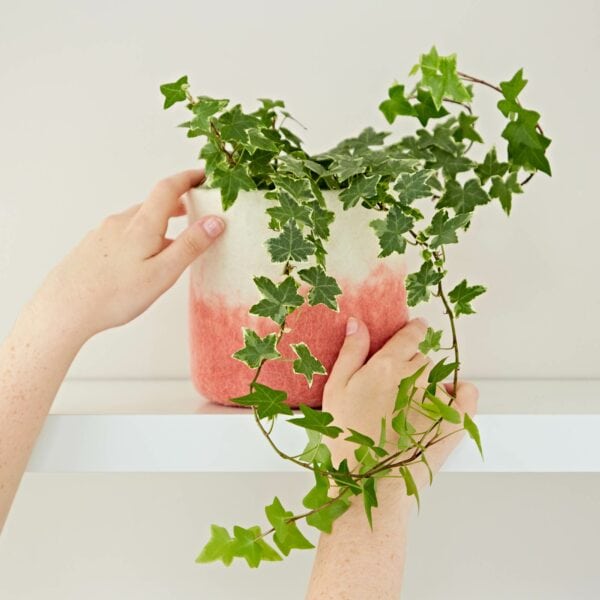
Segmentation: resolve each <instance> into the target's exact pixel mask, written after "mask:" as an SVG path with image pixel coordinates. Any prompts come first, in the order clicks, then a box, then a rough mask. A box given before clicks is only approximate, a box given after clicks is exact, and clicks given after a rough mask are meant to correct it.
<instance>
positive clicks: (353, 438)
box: [344, 427, 375, 448]
mask: <svg viewBox="0 0 600 600" xmlns="http://www.w3.org/2000/svg"><path fill="white" fill-rule="evenodd" d="M348 431H349V432H350V435H349V436H348V437H345V438H344V439H345V440H346V441H347V442H352V443H353V444H360V445H363V446H367V447H368V448H373V447H374V446H375V440H374V439H373V438H370V437H369V436H368V435H365V434H364V433H360V431H356V429H351V428H350V427H348Z"/></svg>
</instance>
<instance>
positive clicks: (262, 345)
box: [233, 327, 281, 369]
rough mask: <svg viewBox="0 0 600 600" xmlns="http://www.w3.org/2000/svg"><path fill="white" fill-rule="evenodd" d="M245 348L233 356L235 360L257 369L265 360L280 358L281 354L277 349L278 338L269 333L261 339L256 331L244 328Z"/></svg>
mask: <svg viewBox="0 0 600 600" xmlns="http://www.w3.org/2000/svg"><path fill="white" fill-rule="evenodd" d="M243 329H244V347H243V348H242V349H241V350H238V351H237V352H236V353H235V354H233V358H235V359H237V360H240V361H242V362H243V363H245V364H247V365H248V366H249V367H250V368H251V369H257V368H258V367H259V366H260V365H261V364H262V363H263V362H264V361H265V360H269V359H274V358H279V357H280V356H281V354H279V352H278V351H277V349H276V348H275V344H276V343H277V336H276V335H275V334H274V333H269V334H268V335H266V336H265V337H264V338H261V337H260V336H259V335H258V334H257V333H256V332H255V331H252V329H248V328H247V327H244V328H243Z"/></svg>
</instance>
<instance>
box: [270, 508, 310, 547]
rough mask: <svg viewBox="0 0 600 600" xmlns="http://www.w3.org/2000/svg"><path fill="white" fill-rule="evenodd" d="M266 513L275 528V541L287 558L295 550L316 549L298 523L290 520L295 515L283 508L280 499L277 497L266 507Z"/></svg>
mask: <svg viewBox="0 0 600 600" xmlns="http://www.w3.org/2000/svg"><path fill="white" fill-rule="evenodd" d="M265 513H266V515H267V519H268V520H269V523H271V525H272V526H273V527H274V528H275V533H274V534H273V541H274V542H275V544H276V545H277V547H278V548H279V550H281V552H282V553H283V554H284V555H285V556H288V554H289V553H290V551H291V550H293V549H294V548H296V549H298V550H309V549H311V548H314V546H313V545H312V544H311V543H310V542H309V541H308V540H307V539H306V538H305V537H304V535H302V532H301V531H300V530H299V529H298V526H297V525H296V523H295V522H294V521H290V520H289V519H290V518H292V517H293V516H294V514H293V513H292V512H291V511H287V510H285V509H284V508H283V505H282V504H281V501H280V500H279V498H277V497H275V499H274V500H273V502H272V503H271V504H270V505H269V506H266V507H265Z"/></svg>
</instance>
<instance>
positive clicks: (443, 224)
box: [427, 210, 471, 249]
mask: <svg viewBox="0 0 600 600" xmlns="http://www.w3.org/2000/svg"><path fill="white" fill-rule="evenodd" d="M470 219H471V214H470V213H462V214H458V215H456V217H452V218H451V219H450V218H448V213H447V212H446V211H445V210H440V211H438V212H436V213H435V214H434V215H433V218H432V219H431V225H430V226H429V227H428V229H427V233H428V234H429V235H430V236H432V238H431V241H430V242H429V247H430V248H432V249H435V248H438V247H439V246H443V245H444V244H456V243H457V242H458V237H457V235H456V232H457V230H458V229H460V228H461V227H466V226H467V225H468V224H469V221H470Z"/></svg>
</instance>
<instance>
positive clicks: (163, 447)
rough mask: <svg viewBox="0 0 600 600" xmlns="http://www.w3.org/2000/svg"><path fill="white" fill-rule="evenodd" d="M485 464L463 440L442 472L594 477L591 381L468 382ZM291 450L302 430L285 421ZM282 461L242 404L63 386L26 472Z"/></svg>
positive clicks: (144, 389) (168, 384) (185, 391)
mask: <svg viewBox="0 0 600 600" xmlns="http://www.w3.org/2000/svg"><path fill="white" fill-rule="evenodd" d="M476 383H477V384H478V386H479V388H480V391H481V400H480V411H479V415H478V417H477V422H478V425H479V427H480V430H481V435H482V439H483V443H484V452H485V456H486V459H485V461H484V462H482V461H481V459H480V457H479V455H478V453H477V451H476V449H475V446H474V444H473V443H472V442H471V441H470V440H465V441H464V443H462V444H461V446H460V447H459V448H458V449H457V451H456V452H455V453H454V454H453V455H452V457H451V458H450V460H449V461H448V463H447V465H446V468H445V471H448V472H600V436H598V434H597V432H598V431H599V430H600V382H599V381H593V380H590V381H581V380H577V381H564V380H563V381H549V380H544V381H532V380H525V381H517V380H513V381H505V380H503V381H499V380H483V381H478V382H476ZM274 437H275V439H276V440H277V441H278V443H279V444H281V445H282V447H284V448H285V449H286V450H289V451H290V452H295V451H300V450H301V449H302V447H303V445H304V443H305V434H304V432H303V430H301V429H299V428H296V427H294V426H291V425H287V424H286V423H284V422H281V423H279V424H278V426H277V428H276V431H275V435H274ZM297 469H298V467H295V466H294V465H293V464H291V463H288V462H284V461H282V460H281V459H280V458H279V457H278V456H277V455H276V454H275V453H274V452H273V451H272V449H271V448H270V447H269V446H268V444H267V443H266V441H265V440H264V438H263V437H262V436H261V435H260V433H259V432H258V430H257V428H256V425H255V423H254V421H253V418H252V415H251V414H250V413H249V411H247V410H246V409H243V408H226V407H219V406H215V405H211V404H207V403H206V402H205V401H203V400H202V399H201V398H199V396H198V395H197V394H196V393H195V392H194V390H193V388H192V386H191V384H190V383H189V382H187V381H180V380H162V381H148V380H144V381H135V380H121V381H107V380H102V381H89V380H87V381H83V380H80V381H74V380H71V381H67V382H65V384H64V387H63V388H62V389H61V392H60V395H59V397H58V398H57V401H56V403H55V406H54V408H53V411H52V414H51V415H50V417H49V418H48V420H47V422H46V425H45V427H44V430H43V432H42V434H41V436H40V439H39V441H38V443H37V445H36V448H35V450H34V452H33V455H32V457H31V460H30V463H29V466H28V470H29V471H30V472H242V471H245V472H281V471H294V470H297Z"/></svg>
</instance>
